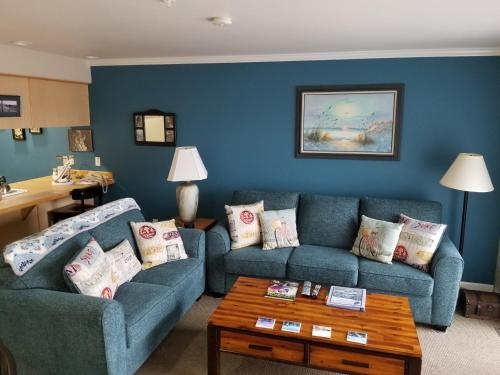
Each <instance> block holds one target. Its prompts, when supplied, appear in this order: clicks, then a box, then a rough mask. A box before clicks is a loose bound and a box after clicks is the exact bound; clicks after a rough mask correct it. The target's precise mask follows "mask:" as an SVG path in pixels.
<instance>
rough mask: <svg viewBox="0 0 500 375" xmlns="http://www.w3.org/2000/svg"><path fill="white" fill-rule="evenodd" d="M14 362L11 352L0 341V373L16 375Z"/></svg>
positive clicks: (1, 374)
mask: <svg viewBox="0 0 500 375" xmlns="http://www.w3.org/2000/svg"><path fill="white" fill-rule="evenodd" d="M16 374H17V371H16V362H15V361H14V357H13V356H12V353H11V352H10V350H9V349H7V347H6V346H5V345H3V344H2V342H1V341H0V375H16Z"/></svg>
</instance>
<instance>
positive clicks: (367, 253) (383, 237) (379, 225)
mask: <svg viewBox="0 0 500 375" xmlns="http://www.w3.org/2000/svg"><path fill="white" fill-rule="evenodd" d="M402 228H403V224H397V223H390V222H388V221H382V220H375V219H372V218H369V217H367V216H365V215H363V216H361V226H360V227H359V231H358V237H357V238H356V241H354V245H353V246H352V251H351V252H352V253H353V254H355V255H360V256H362V257H365V258H370V259H373V260H377V261H379V262H382V263H392V262H391V261H392V256H393V254H394V249H395V248H396V244H397V243H398V239H399V234H400V233H401V229H402Z"/></svg>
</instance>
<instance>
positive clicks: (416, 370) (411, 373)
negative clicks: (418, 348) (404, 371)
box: [408, 358, 422, 375]
mask: <svg viewBox="0 0 500 375" xmlns="http://www.w3.org/2000/svg"><path fill="white" fill-rule="evenodd" d="M421 371H422V358H410V359H409V360H408V375H420V373H421Z"/></svg>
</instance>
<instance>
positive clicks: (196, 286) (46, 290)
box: [0, 209, 205, 375]
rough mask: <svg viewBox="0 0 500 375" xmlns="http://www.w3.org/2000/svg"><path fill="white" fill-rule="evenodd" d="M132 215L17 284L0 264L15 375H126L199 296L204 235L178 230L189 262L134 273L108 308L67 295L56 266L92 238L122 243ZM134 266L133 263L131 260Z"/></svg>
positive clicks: (0, 302) (0, 307) (82, 238)
mask: <svg viewBox="0 0 500 375" xmlns="http://www.w3.org/2000/svg"><path fill="white" fill-rule="evenodd" d="M130 221H144V217H143V215H142V213H141V211H139V210H138V209H134V210H131V211H128V212H125V213H122V214H120V215H119V216H116V217H114V218H112V219H110V220H109V221H107V222H104V223H102V224H100V225H99V226H97V227H95V228H93V229H90V230H88V231H86V232H82V233H80V234H78V235H77V236H76V237H74V238H72V239H71V240H69V241H67V242H65V243H63V244H62V245H61V246H59V247H57V248H56V249H55V250H53V251H52V252H50V253H49V254H48V255H46V256H45V257H44V258H43V259H42V260H41V261H40V262H38V263H37V264H36V265H35V266H34V267H33V268H32V269H30V270H29V271H28V272H27V273H25V274H24V275H22V276H19V277H18V276H15V275H14V273H13V272H12V269H11V267H10V266H9V265H6V264H5V263H4V260H3V257H0V258H1V260H0V342H3V344H4V345H5V346H6V347H7V348H8V349H9V350H10V351H11V352H12V354H13V356H14V359H15V361H16V365H17V369H18V373H19V374H23V375H24V374H27V375H29V374H36V375H49V374H50V375H53V374H82V375H84V374H85V375H88V374H92V375H99V374H111V375H124V374H133V373H134V372H135V371H136V370H137V369H138V368H139V367H140V366H141V365H142V364H143V363H144V361H145V360H146V359H147V358H148V356H149V355H150V354H151V352H152V351H153V350H154V349H155V348H156V347H157V346H158V344H159V343H160V342H161V341H162V340H163V339H164V338H165V336H166V335H167V334H168V333H169V331H170V330H171V329H172V328H173V327H174V325H175V324H176V322H177V321H178V320H179V319H180V318H181V317H182V315H183V314H184V313H185V312H186V311H187V310H188V309H189V308H190V307H191V306H192V305H193V303H194V302H195V301H196V300H197V299H198V298H199V297H200V296H201V294H202V293H203V292H204V289H205V233H204V232H203V231H200V230H196V229H183V228H180V229H179V230H180V234H181V237H182V240H183V242H184V245H185V248H186V252H187V254H188V256H189V259H185V260H178V261H175V262H170V263H166V264H162V265H160V266H156V267H153V268H150V269H148V270H145V271H141V272H139V273H138V274H137V275H136V276H135V277H134V279H133V280H132V281H131V282H128V283H125V284H123V285H121V286H120V287H119V288H118V291H117V293H116V295H115V298H114V299H113V300H106V299H100V298H95V297H88V296H85V295H80V294H75V293H71V292H70V291H69V289H68V287H67V286H66V284H65V282H64V279H63V274H62V270H63V266H64V265H65V264H66V263H67V262H68V261H69V260H70V259H71V258H72V257H73V255H74V254H75V253H76V252H77V251H79V250H81V249H82V248H83V246H84V245H85V244H86V243H87V242H88V240H89V239H90V238H91V237H94V238H95V239H96V240H97V241H98V242H99V244H100V245H101V246H102V247H103V249H104V250H108V249H110V248H112V247H114V246H115V245H117V244H119V243H120V242H121V241H122V240H123V239H125V238H126V239H128V240H129V242H130V243H131V244H132V246H133V247H134V249H135V250H136V253H137V255H138V256H139V254H138V252H137V249H136V245H135V241H134V238H133V234H132V231H131V229H130V226H129V222H130ZM139 259H140V258H139Z"/></svg>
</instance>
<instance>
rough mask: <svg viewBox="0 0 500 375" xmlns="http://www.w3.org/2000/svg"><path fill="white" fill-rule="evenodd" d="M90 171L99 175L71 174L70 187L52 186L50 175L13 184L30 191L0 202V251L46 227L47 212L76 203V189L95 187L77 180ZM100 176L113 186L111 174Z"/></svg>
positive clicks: (12, 185)
mask: <svg viewBox="0 0 500 375" xmlns="http://www.w3.org/2000/svg"><path fill="white" fill-rule="evenodd" d="M88 172H93V173H96V172H94V171H78V170H77V171H72V177H73V180H74V181H75V183H73V184H71V185H53V184H52V177H51V176H46V177H40V178H34V179H31V180H26V181H20V182H15V183H12V184H10V186H11V188H12V189H25V190H27V192H25V193H20V194H16V195H12V196H10V197H3V198H2V199H1V200H0V249H1V248H2V247H3V246H4V245H6V244H7V243H10V242H12V241H15V240H17V239H20V238H22V237H24V236H28V235H30V234H33V233H36V232H38V231H40V230H43V229H45V228H47V227H48V226H49V221H48V216H47V212H48V211H50V210H53V209H55V208H58V207H62V206H65V205H67V204H71V203H74V201H73V200H72V199H71V191H72V190H73V189H84V188H87V187H90V186H93V185H88V184H80V183H78V181H79V179H78V177H81V176H84V175H85V174H86V173H88ZM97 173H99V174H102V175H105V176H106V177H107V181H108V185H112V184H113V183H114V179H113V175H112V173H111V172H97ZM0 253H1V251H0Z"/></svg>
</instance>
